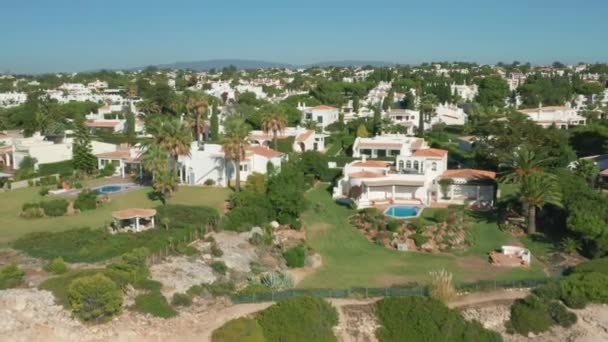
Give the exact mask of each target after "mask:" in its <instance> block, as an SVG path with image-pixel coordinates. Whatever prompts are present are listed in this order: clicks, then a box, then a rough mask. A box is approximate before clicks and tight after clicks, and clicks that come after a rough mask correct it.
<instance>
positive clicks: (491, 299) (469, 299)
mask: <svg viewBox="0 0 608 342" xmlns="http://www.w3.org/2000/svg"><path fill="white" fill-rule="evenodd" d="M529 293H530V290H527V289H526V290H500V291H492V292H475V293H469V294H466V295H463V296H460V297H458V299H456V300H455V301H453V302H451V303H449V304H448V306H449V307H450V308H459V309H466V308H472V307H477V306H486V305H496V304H505V303H510V302H512V301H514V300H516V299H519V298H524V297H525V296H527V295H528V294H529Z"/></svg>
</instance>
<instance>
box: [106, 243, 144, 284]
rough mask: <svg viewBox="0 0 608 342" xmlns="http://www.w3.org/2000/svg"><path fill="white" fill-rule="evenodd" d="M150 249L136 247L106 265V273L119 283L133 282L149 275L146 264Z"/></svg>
mask: <svg viewBox="0 0 608 342" xmlns="http://www.w3.org/2000/svg"><path fill="white" fill-rule="evenodd" d="M149 255H150V251H149V250H148V249H147V248H145V247H141V248H136V249H134V250H132V251H131V252H128V253H125V254H123V255H122V256H121V260H120V261H118V262H114V263H111V264H109V265H108V266H106V270H107V274H108V275H109V276H110V277H111V278H112V279H113V280H114V281H116V282H117V283H119V284H120V285H126V284H127V283H128V284H135V283H136V282H137V281H138V280H143V279H146V278H148V277H149V276H150V270H148V266H147V263H146V261H147V257H148V256H149Z"/></svg>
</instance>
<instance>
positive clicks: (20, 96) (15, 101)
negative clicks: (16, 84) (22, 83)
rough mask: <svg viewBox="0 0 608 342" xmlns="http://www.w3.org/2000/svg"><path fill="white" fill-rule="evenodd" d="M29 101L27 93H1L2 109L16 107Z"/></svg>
mask: <svg viewBox="0 0 608 342" xmlns="http://www.w3.org/2000/svg"><path fill="white" fill-rule="evenodd" d="M25 101H27V94H26V93H17V92H9V93H0V107H15V106H19V105H21V104H23V103H25Z"/></svg>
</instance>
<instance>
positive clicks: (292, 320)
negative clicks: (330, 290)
mask: <svg viewBox="0 0 608 342" xmlns="http://www.w3.org/2000/svg"><path fill="white" fill-rule="evenodd" d="M256 318H257V321H258V323H259V324H260V326H261V327H262V330H263V331H264V337H265V338H266V339H267V340H268V341H294V342H297V341H318V342H323V341H336V337H335V336H334V334H333V331H332V328H333V327H334V326H335V325H336V324H338V313H337V312H336V309H335V308H334V307H333V306H331V304H329V303H328V302H326V301H325V300H323V299H321V298H316V297H294V298H290V299H286V300H283V301H280V302H278V303H277V304H275V305H273V306H271V307H269V308H268V309H266V310H264V311H262V312H260V313H259V314H258V315H257V316H256Z"/></svg>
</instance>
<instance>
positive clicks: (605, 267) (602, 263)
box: [569, 257, 608, 274]
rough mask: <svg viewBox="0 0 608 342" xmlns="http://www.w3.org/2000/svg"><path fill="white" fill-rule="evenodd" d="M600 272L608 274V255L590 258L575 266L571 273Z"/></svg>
mask: <svg viewBox="0 0 608 342" xmlns="http://www.w3.org/2000/svg"><path fill="white" fill-rule="evenodd" d="M585 272H598V273H603V274H608V257H606V258H599V259H594V260H589V261H586V262H583V263H580V264H578V265H576V266H574V267H573V268H572V269H571V270H569V273H585Z"/></svg>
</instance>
